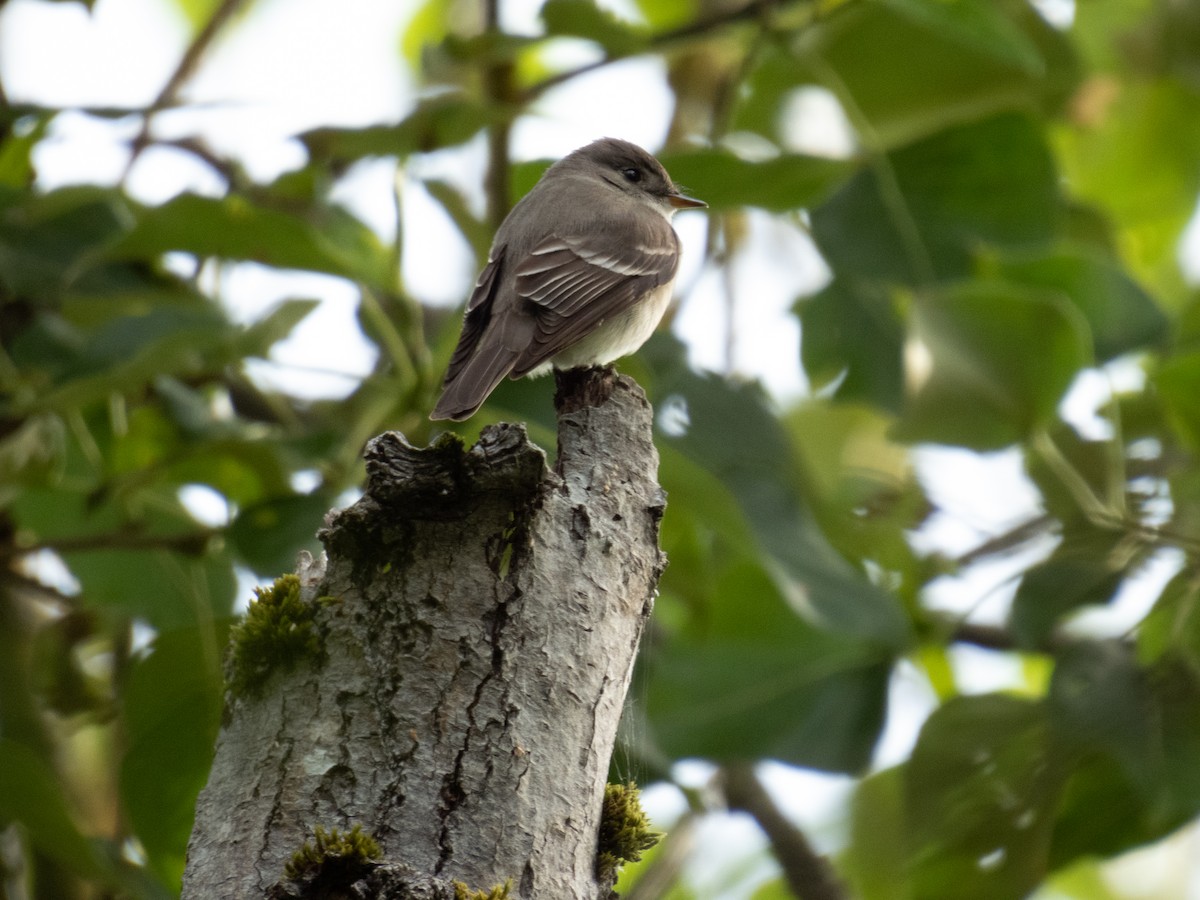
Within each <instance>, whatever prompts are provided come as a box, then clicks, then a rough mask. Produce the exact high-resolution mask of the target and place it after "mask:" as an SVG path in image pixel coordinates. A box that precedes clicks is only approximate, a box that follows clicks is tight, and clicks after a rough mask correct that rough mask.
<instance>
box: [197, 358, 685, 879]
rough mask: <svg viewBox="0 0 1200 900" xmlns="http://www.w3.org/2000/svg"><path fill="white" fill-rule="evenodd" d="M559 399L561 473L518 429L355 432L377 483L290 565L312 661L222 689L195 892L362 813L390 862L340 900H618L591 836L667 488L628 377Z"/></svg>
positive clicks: (653, 570)
mask: <svg viewBox="0 0 1200 900" xmlns="http://www.w3.org/2000/svg"><path fill="white" fill-rule="evenodd" d="M556 403H559V425H558V441H559V450H558V460H557V465H556V468H555V471H553V472H551V471H548V470H547V468H546V464H545V457H544V454H543V453H542V451H541V450H539V449H538V448H536V447H534V446H533V445H531V444H530V443H528V441H527V440H526V437H525V431H524V428H523V427H520V426H513V425H505V424H501V425H495V426H491V427H488V428H486V429H484V432H483V434H482V435H481V437H480V439H479V442H478V443H477V444H476V445H475V446H474V447H472V448H471V449H470V450H469V451H467V450H464V449H463V447H462V446H461V444H459V443H457V442H456V441H454V440H447V439H443V440H441V441H439V442H437V443H435V444H434V445H432V446H431V447H429V448H428V449H425V450H418V449H415V448H413V447H411V446H410V445H409V444H408V443H407V442H406V441H405V439H404V437H403V436H402V435H399V434H397V433H394V432H393V433H387V434H384V435H381V436H380V437H378V438H375V439H374V440H373V441H372V442H371V443H370V444H369V445H368V448H367V451H366V458H367V476H368V477H367V487H366V493H365V494H364V496H363V497H362V499H360V500H359V501H358V502H357V503H355V504H354V505H353V506H351V507H350V508H348V509H345V510H343V511H341V512H338V513H336V514H331V516H330V518H329V519H328V522H327V527H326V528H325V529H323V531H322V532H321V537H322V540H323V541H324V544H325V548H326V556H327V563H326V561H325V559H322V560H321V561H309V562H307V563H306V562H305V561H303V560H302V565H301V571H300V572H299V573H298V574H299V575H300V576H301V583H302V586H303V587H302V597H303V599H304V600H305V601H306V602H307V603H309V604H316V605H317V610H316V624H317V626H318V630H319V632H320V633H321V634H322V635H323V652H322V653H321V654H319V656H318V657H317V658H316V659H315V660H313V661H312V662H309V663H305V664H301V665H300V666H298V667H296V668H294V669H293V670H291V671H289V672H282V673H275V674H272V675H271V679H270V681H269V682H268V683H267V685H266V688H265V690H264V692H263V694H262V696H261V697H258V698H248V697H241V698H231V699H230V702H229V704H228V709H227V716H226V721H225V724H224V726H223V728H222V730H221V734H220V736H219V738H218V742H217V750H216V759H215V761H214V764H213V769H212V772H211V775H210V778H209V782H208V785H207V786H206V787H205V789H204V790H203V792H202V793H201V795H200V798H199V800H198V802H197V815H196V822H195V826H194V830H193V833H192V838H191V842H190V844H189V847H188V864H187V870H186V872H185V875H184V887H183V897H184V898H185V900H209V898H217V897H220V898H248V897H262V896H263V895H264V893H266V892H267V891H269V890H271V889H272V886H274V885H276V883H277V882H279V881H280V879H282V875H283V870H284V867H285V865H286V864H287V862H288V860H289V859H290V858H291V856H292V854H293V853H294V852H295V851H296V850H297V849H299V848H300V847H301V845H302V844H303V842H304V841H305V839H306V838H307V837H310V836H311V834H312V833H313V829H314V828H315V827H316V826H322V827H323V828H326V829H329V828H339V829H341V830H343V831H348V830H349V829H350V828H351V827H352V826H354V825H361V826H362V828H363V829H364V830H365V831H367V832H370V833H371V834H372V835H374V837H375V838H376V839H377V840H378V841H379V843H380V845H381V847H382V850H383V862H384V863H386V865H381V866H380V867H378V868H377V869H375V870H374V871H375V875H374V876H373V877H374V878H375V881H374V882H371V883H368V881H369V880H368V881H362V882H360V883H359V884H358V885H357V886H356V887H355V890H357V891H358V893H346V894H344V896H364V897H384V896H387V897H405V896H413V897H417V896H420V897H437V896H439V894H438V891H443V892H444V893H445V892H447V891H448V893H445V895H446V896H451V897H452V896H453V891H452V890H451V889H449V888H448V887H447V885H449V882H450V881H451V880H452V879H453V880H457V881H461V882H464V883H466V884H467V885H469V886H470V887H471V888H473V889H479V888H490V887H491V886H494V885H496V884H499V883H503V882H504V881H505V880H507V879H511V880H512V887H513V895H514V896H519V897H522V898H554V900H570V898H589V900H590V898H598V897H606V896H608V894H609V891H610V888H611V885H608V884H600V883H599V882H598V880H597V875H596V870H595V856H596V835H597V829H598V821H599V814H600V809H601V801H602V797H603V792H604V783H605V780H606V774H607V769H608V763H609V757H610V754H611V750H612V745H613V741H614V739H615V735H616V729H617V722H618V719H619V717H620V713H621V707H622V704H623V701H624V697H625V692H626V689H627V687H628V684H629V678H630V674H631V671H632V667H633V661H634V656H635V654H636V650H637V646H638V641H639V639H640V636H641V633H642V630H643V627H644V625H645V623H646V620H647V617H648V616H649V614H650V610H651V607H652V605H653V598H654V594H655V586H656V584H657V580H658V576H659V574H660V573H661V571H662V568H663V565H664V562H665V560H664V557H663V555H662V553H661V551H660V550H659V548H658V522H659V519H660V517H661V515H662V510H663V507H664V496H663V493H662V491H661V489H660V488H659V486H658V484H657V482H656V477H657V466H658V455H657V452H656V451H655V449H654V445H653V443H652V440H651V411H650V407H649V404H648V403H647V401H646V399H645V396H644V394H643V393H642V392H641V390H640V388H638V387H637V385H636V384H635V383H634V382H633V381H632V380H630V379H628V378H624V377H616V376H614V375H613V374H612V373H611V372H601V373H589V374H587V375H584V376H578V375H573V376H572V379H570V380H569V381H568V380H566V379H564V380H563V381H562V382H561V383H560V396H559V397H558V398H556ZM593 403H595V404H596V405H590V404H593ZM318 598H323V599H322V600H318ZM330 598H332V599H330ZM384 876H387V877H384ZM391 876H395V878H392V877H391ZM406 878H407V879H408V880H409V885H408V888H405V887H404V884H403V882H404V880H405V879H406ZM389 879H390V880H389ZM395 879H399V881H396V880H395ZM384 881H388V884H389V886H388V887H387V888H386V889H385V888H383V887H380V885H381V884H382V883H383V882H384ZM397 885H399V886H397ZM439 885H441V887H439ZM285 887H286V885H285ZM276 890H279V888H276ZM289 890H297V889H294V888H289ZM406 890H407V891H408V893H405V892H404V891H406ZM294 895H295V896H301V895H302V894H300V893H295V894H294ZM334 895H335V894H329V896H334ZM337 896H343V895H337Z"/></svg>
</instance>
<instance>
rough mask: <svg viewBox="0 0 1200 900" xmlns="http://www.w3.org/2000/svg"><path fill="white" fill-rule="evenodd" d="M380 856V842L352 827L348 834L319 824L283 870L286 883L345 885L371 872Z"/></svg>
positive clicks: (360, 828) (359, 828)
mask: <svg viewBox="0 0 1200 900" xmlns="http://www.w3.org/2000/svg"><path fill="white" fill-rule="evenodd" d="M382 855H383V851H382V850H380V848H379V842H378V841H376V840H375V838H373V837H372V836H371V835H370V834H369V833H367V832H365V831H363V830H362V826H361V825H355V826H354V827H353V828H351V829H350V830H349V831H347V832H343V831H340V830H338V829H337V828H331V829H329V830H328V831H326V830H325V829H324V828H322V827H321V826H320V825H318V826H317V827H316V828H315V829H313V837H312V840H310V841H305V842H304V846H303V847H301V848H300V849H299V850H297V851H296V852H295V853H293V854H292V858H291V860H289V861H288V864H287V865H286V866H285V867H284V869H283V877H284V879H285V880H287V881H293V882H297V883H303V884H308V885H312V884H317V883H320V884H321V885H323V886H326V887H330V886H338V885H340V886H345V885H351V884H353V883H354V882H356V881H358V880H359V879H360V878H362V877H363V876H364V875H366V874H367V872H369V871H370V869H371V865H372V863H373V862H374V861H375V860H377V859H379V858H380V857H381V856H382Z"/></svg>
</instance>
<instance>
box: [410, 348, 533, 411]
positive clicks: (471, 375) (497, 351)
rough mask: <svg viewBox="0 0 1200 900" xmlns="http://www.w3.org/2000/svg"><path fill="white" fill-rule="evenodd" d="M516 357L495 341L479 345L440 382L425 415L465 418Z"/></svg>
mask: <svg viewBox="0 0 1200 900" xmlns="http://www.w3.org/2000/svg"><path fill="white" fill-rule="evenodd" d="M517 356H518V354H517V353H515V352H514V351H512V350H509V349H508V348H507V347H505V346H504V345H503V344H502V343H500V342H499V341H495V342H493V343H491V344H490V345H488V346H480V347H479V348H478V349H477V350H476V351H475V353H474V354H473V355H472V356H471V358H470V359H469V360H467V362H466V364H465V365H463V366H462V368H460V369H458V371H451V373H450V374H449V375H448V376H447V378H446V383H445V384H443V385H442V396H441V397H439V398H438V402H437V405H436V406H435V407H434V408H433V412H431V413H430V414H429V418H431V419H451V420H453V421H455V422H461V421H462V420H463V419H469V418H470V417H471V416H473V415H474V414H475V411H476V410H477V409H479V407H480V406H482V405H483V401H484V400H486V399H487V398H488V395H489V394H490V393H491V392H492V391H494V390H495V389H496V385H498V384H499V383H500V382H501V381H503V380H504V376H505V375H507V374H508V373H509V372H511V371H512V368H513V366H514V365H515V364H516V361H517Z"/></svg>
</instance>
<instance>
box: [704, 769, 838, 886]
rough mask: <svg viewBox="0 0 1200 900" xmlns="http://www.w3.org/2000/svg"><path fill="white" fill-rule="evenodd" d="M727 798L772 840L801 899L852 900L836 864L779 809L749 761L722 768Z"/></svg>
mask: <svg viewBox="0 0 1200 900" xmlns="http://www.w3.org/2000/svg"><path fill="white" fill-rule="evenodd" d="M721 781H722V787H723V790H724V793H725V800H726V802H727V803H728V804H729V808H730V809H736V810H741V811H742V812H747V813H749V814H750V815H752V816H753V817H754V820H755V821H756V822H758V826H759V827H760V828H761V829H762V830H763V832H765V833H766V835H767V838H768V839H769V840H770V841H771V849H772V850H773V851H774V853H775V858H776V859H778V860H779V865H780V866H781V867H782V868H783V877H784V879H785V880H786V881H787V883H788V887H789V888H791V889H792V892H793V893H794V894H795V895H796V896H797V897H799V898H800V900H849V896H850V895H849V893H847V891H846V888H845V887H844V886H843V885H842V883H841V882H840V881H839V880H838V877H837V873H836V872H834V870H833V866H831V865H830V864H829V861H828V860H827V859H826V858H825V857H823V856H822V855H821V854H819V853H817V851H816V850H815V849H813V846H812V844H810V843H809V842H808V838H806V837H805V836H804V832H802V831H801V830H800V829H799V828H797V827H796V826H795V825H793V824H792V823H791V822H790V821H788V819H787V817H786V816H784V814H783V813H782V812H780V810H779V807H778V806H776V805H775V801H774V800H772V799H771V795H770V794H768V793H767V790H766V788H764V787H763V786H762V782H760V781H759V780H758V776H757V775H756V774H755V772H754V767H753V765H752V764H750V763H736V764H730V765H727V766H725V767H724V768H722V770H721Z"/></svg>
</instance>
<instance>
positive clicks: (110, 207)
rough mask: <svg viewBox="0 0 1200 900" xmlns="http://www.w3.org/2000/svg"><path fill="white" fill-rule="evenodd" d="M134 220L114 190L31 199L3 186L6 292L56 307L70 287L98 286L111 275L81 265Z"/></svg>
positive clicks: (0, 267) (1, 277)
mask: <svg viewBox="0 0 1200 900" xmlns="http://www.w3.org/2000/svg"><path fill="white" fill-rule="evenodd" d="M128 219H129V210H128V207H127V204H126V202H125V201H124V199H123V198H121V197H120V196H119V195H118V194H117V193H116V192H115V191H112V190H107V189H104V188H96V187H70V188H62V189H60V190H57V191H52V192H50V193H48V194H28V193H24V192H20V191H15V190H11V189H8V188H4V187H0V288H3V289H6V290H7V292H8V293H9V294H11V295H15V296H19V297H26V298H29V300H30V301H31V302H33V303H34V304H35V305H37V306H43V307H53V306H54V305H56V301H57V300H58V298H59V297H60V296H61V294H62V292H63V290H64V289H65V288H66V287H67V286H68V285H71V286H72V287H74V288H75V289H87V288H90V287H95V286H96V284H97V282H103V281H104V279H105V276H106V275H108V274H109V272H108V271H107V270H105V269H103V268H99V269H93V270H91V271H90V272H87V271H85V270H83V269H82V267H81V265H80V264H81V263H82V261H83V260H84V259H85V257H87V256H88V255H89V254H92V253H94V251H95V249H96V248H97V247H100V246H103V245H104V244H106V243H108V242H110V241H112V240H114V239H115V238H116V237H117V236H118V235H120V234H121V233H122V232H123V231H124V229H125V228H126V227H127V223H128Z"/></svg>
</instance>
